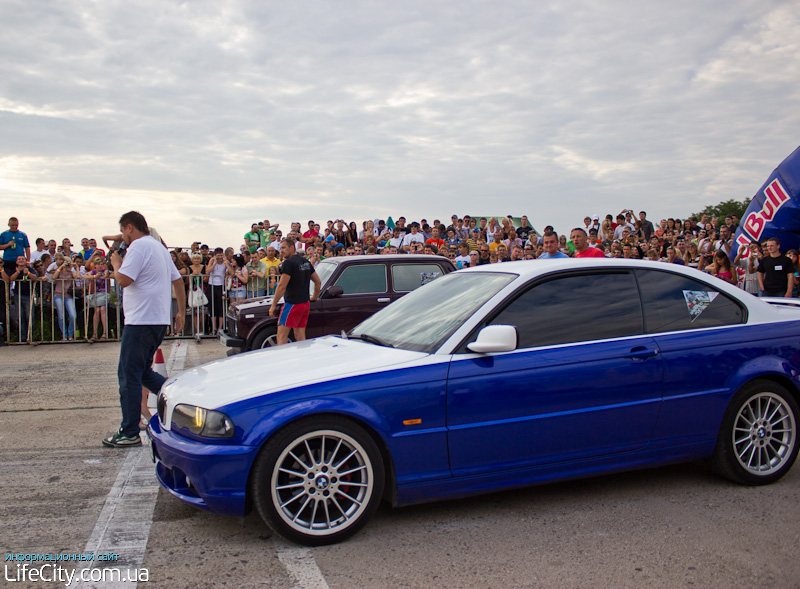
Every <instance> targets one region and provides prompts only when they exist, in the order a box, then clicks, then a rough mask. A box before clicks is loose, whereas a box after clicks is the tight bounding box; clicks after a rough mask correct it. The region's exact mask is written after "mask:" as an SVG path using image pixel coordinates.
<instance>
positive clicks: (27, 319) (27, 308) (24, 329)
mask: <svg viewBox="0 0 800 589" xmlns="http://www.w3.org/2000/svg"><path fill="white" fill-rule="evenodd" d="M8 279H9V281H10V282H13V283H15V284H14V292H13V294H12V300H13V301H14V308H15V312H14V313H13V315H12V317H11V319H12V321H15V322H16V323H17V325H18V329H19V331H18V334H19V341H20V343H22V342H26V341H28V340H30V339H31V338H32V335H33V328H34V321H35V320H36V316H35V315H34V313H33V308H32V307H31V297H32V296H33V288H32V286H31V285H32V284H35V283H36V282H38V281H39V274H38V273H37V272H36V271H35V270H34V269H33V267H31V266H30V265H29V264H28V262H27V260H26V259H25V256H24V255H23V256H17V267H16V269H15V270H14V272H12V273H11V275H9V277H8Z"/></svg>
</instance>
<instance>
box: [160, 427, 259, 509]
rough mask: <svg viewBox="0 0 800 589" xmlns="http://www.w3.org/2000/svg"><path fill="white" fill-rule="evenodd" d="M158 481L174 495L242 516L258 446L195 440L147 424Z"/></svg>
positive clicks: (199, 506)
mask: <svg viewBox="0 0 800 589" xmlns="http://www.w3.org/2000/svg"><path fill="white" fill-rule="evenodd" d="M147 435H148V437H149V442H150V450H151V454H152V458H153V461H154V462H155V465H156V477H157V478H158V482H159V483H161V485H162V486H163V487H164V488H165V489H166V490H167V491H169V492H170V493H172V495H174V496H175V497H177V498H178V499H181V500H182V501H185V502H186V503H189V504H191V505H194V506H195V507H198V508H200V509H205V510H207V511H210V512H212V513H218V514H220V515H230V516H236V517H242V516H244V515H245V512H246V492H247V479H248V476H249V474H250V468H251V466H252V464H253V461H254V460H255V457H256V454H257V453H258V448H256V447H252V446H237V445H229V444H211V443H204V442H199V441H196V440H191V439H189V438H186V437H183V436H181V435H178V434H175V433H173V432H171V431H166V430H164V429H163V428H162V427H161V423H160V422H159V420H158V417H157V416H155V417H153V419H151V420H150V424H149V426H148V428H147Z"/></svg>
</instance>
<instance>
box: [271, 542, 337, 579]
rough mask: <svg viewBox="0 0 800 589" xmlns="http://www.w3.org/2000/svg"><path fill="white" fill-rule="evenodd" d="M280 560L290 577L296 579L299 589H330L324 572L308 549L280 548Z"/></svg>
mask: <svg viewBox="0 0 800 589" xmlns="http://www.w3.org/2000/svg"><path fill="white" fill-rule="evenodd" d="M278 560H280V561H281V564H283V566H284V567H286V571H287V572H288V573H289V576H290V577H292V579H294V582H295V586H296V587H297V588H298V589H329V587H328V583H327V582H326V581H325V577H323V576H322V571H320V570H319V567H318V566H317V563H316V561H314V556H313V555H312V554H311V551H310V550H309V549H308V548H299V547H297V546H280V547H279V548H278Z"/></svg>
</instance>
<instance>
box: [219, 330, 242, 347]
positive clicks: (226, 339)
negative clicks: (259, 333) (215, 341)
mask: <svg viewBox="0 0 800 589" xmlns="http://www.w3.org/2000/svg"><path fill="white" fill-rule="evenodd" d="M219 343H221V344H222V345H223V346H225V347H227V348H239V349H240V350H241V349H244V347H245V344H246V343H247V342H246V341H245V340H243V339H242V338H240V337H233V336H232V335H229V334H228V332H227V331H223V332H221V333H220V334H219Z"/></svg>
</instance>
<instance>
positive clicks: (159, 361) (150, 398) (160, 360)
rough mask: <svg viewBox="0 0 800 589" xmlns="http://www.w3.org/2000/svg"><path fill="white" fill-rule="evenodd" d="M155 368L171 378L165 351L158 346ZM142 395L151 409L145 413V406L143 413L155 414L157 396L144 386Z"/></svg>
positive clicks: (165, 376)
mask: <svg viewBox="0 0 800 589" xmlns="http://www.w3.org/2000/svg"><path fill="white" fill-rule="evenodd" d="M153 370H154V371H155V372H157V373H158V374H160V375H161V376H163V377H164V378H169V375H168V374H167V365H166V364H165V363H164V352H162V351H161V348H158V349H157V350H156V355H155V356H153ZM142 395H143V396H144V398H145V399H147V401H146V403H147V409H148V410H149V411H148V414H144V408H142V413H143V414H144V415H145V418H147V417H149V416H150V415H155V414H156V405H157V403H158V400H157V399H156V396H155V395H154V394H153V393H151V392H150V391H149V390H147V389H146V388H144V387H142Z"/></svg>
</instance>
